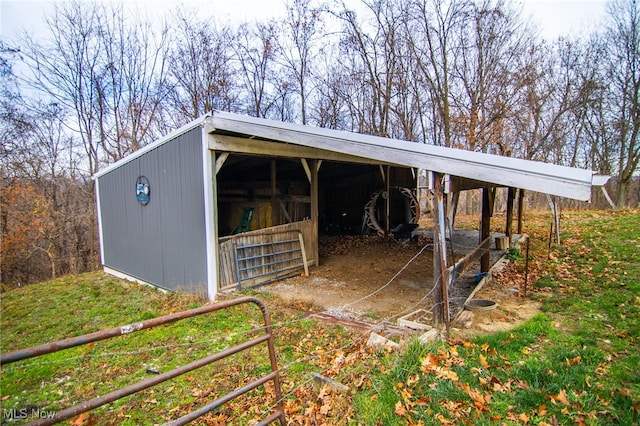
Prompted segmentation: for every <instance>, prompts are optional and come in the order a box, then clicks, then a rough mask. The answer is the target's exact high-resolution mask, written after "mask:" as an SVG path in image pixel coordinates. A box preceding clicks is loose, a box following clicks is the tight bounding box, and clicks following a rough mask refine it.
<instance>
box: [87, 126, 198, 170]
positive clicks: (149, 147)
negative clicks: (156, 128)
mask: <svg viewBox="0 0 640 426" xmlns="http://www.w3.org/2000/svg"><path fill="white" fill-rule="evenodd" d="M209 115H210V114H205V115H203V116H202V117H199V118H196V119H195V120H193V121H191V122H189V123H187V124H185V125H184V126H182V127H180V128H178V129H176V130H174V131H172V132H171V133H169V134H167V135H166V136H163V137H162V138H160V139H158V140H157V141H155V142H153V143H150V144H149V145H146V146H144V147H142V148H140V149H139V150H137V151H135V152H132V153H131V154H129V155H127V156H125V157H123V158H121V159H120V160H118V161H116V162H115V163H113V164H111V165H110V166H108V167H107V168H106V169H103V170H100V171H99V172H97V173H96V174H94V175H93V179H94V180H96V179H98V178H99V177H100V176H104V175H106V174H107V173H109V172H111V171H112V170H114V169H117V168H118V167H120V166H122V165H123V164H126V163H128V162H130V161H133V160H135V159H136V158H138V157H141V156H142V155H144V154H146V153H147V152H149V151H153V150H154V149H156V148H158V147H159V146H161V145H163V144H165V143H167V142H169V141H170V140H172V139H175V138H176V137H178V136H180V135H181V134H183V133H186V132H188V131H189V130H191V129H193V128H195V127H198V126H201V125H202V123H204V121H205V119H206V118H207V117H209Z"/></svg>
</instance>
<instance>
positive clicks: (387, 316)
mask: <svg viewBox="0 0 640 426" xmlns="http://www.w3.org/2000/svg"><path fill="white" fill-rule="evenodd" d="M427 235H429V234H428V233H425V234H423V235H422V236H420V237H419V238H418V240H417V241H407V242H404V243H399V242H397V241H395V240H393V239H387V238H380V237H377V236H332V237H322V238H321V244H320V266H319V267H312V268H311V269H310V276H309V277H304V276H297V277H293V278H290V279H287V280H284V281H280V282H277V283H273V284H270V285H267V286H264V287H259V288H258V289H259V291H266V292H269V293H271V294H274V295H277V296H278V297H280V298H282V299H284V300H291V301H294V300H295V301H299V302H305V303H307V304H310V305H311V306H313V309H314V310H315V311H317V312H323V313H324V314H328V315H331V316H336V317H341V318H350V319H354V320H360V321H366V322H368V323H371V324H373V325H380V324H387V325H395V324H396V321H397V319H398V318H399V317H402V316H404V315H407V314H409V313H411V312H414V311H416V310H418V309H423V310H425V311H430V310H431V309H432V307H433V298H432V296H431V293H430V290H431V289H432V288H433V250H432V248H433V246H432V241H431V238H430V237H429V236H427ZM477 244H478V236H477V232H474V231H458V230H456V231H454V234H453V236H452V238H451V239H450V241H449V249H448V253H447V254H448V256H449V258H451V257H453V259H455V260H458V259H460V258H461V257H463V256H464V255H465V254H466V253H468V252H469V251H470V250H472V249H473V248H474V247H475V246H476V245H477ZM503 254H504V253H503V252H500V251H497V250H491V258H492V264H494V263H495V262H497V261H498V260H499V259H500V258H501V257H502V255H503ZM478 273H479V265H476V267H475V268H472V270H471V271H469V272H467V274H465V276H464V277H463V279H461V280H460V283H459V284H458V286H457V287H456V288H454V289H453V290H452V291H451V293H450V297H451V301H452V302H453V304H452V305H451V308H452V316H453V315H455V314H457V313H458V312H459V311H460V310H461V309H462V304H463V303H464V301H465V300H466V299H467V296H468V295H469V294H470V293H471V291H473V290H474V288H475V286H476V274H478ZM474 297H475V298H486V299H490V300H493V301H495V302H497V303H498V307H497V309H495V310H493V311H474V312H468V311H467V312H465V313H464V315H462V316H461V317H460V319H461V321H458V322H456V323H454V324H453V327H454V328H455V330H454V332H459V333H461V334H469V333H470V334H478V333H488V332H492V331H498V330H506V329H509V328H512V327H514V326H515V325H517V324H519V323H520V322H522V321H524V320H526V319H528V318H530V317H531V316H533V315H535V313H537V312H538V310H539V306H538V305H537V304H536V303H534V302H531V301H529V300H528V299H524V298H522V297H519V296H518V291H517V290H515V289H513V288H509V283H500V286H498V287H496V286H492V284H491V283H489V284H487V285H486V286H484V287H483V288H482V289H481V290H480V291H479V292H478V294H477V295H476V296H474ZM420 322H426V323H429V321H428V318H423V319H420Z"/></svg>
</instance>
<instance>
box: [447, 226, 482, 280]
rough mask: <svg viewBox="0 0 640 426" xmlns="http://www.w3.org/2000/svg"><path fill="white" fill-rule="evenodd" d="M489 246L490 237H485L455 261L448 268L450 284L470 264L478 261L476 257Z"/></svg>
mask: <svg viewBox="0 0 640 426" xmlns="http://www.w3.org/2000/svg"><path fill="white" fill-rule="evenodd" d="M490 247H491V237H488V238H485V239H484V240H483V241H482V242H481V243H480V244H479V245H478V246H477V247H476V248H474V249H473V250H472V251H471V252H470V253H469V254H467V255H466V256H465V257H463V258H462V259H460V260H459V261H458V262H456V264H455V265H453V266H451V267H450V268H449V273H450V280H449V281H450V285H453V284H454V283H455V282H456V281H457V280H458V277H459V276H460V275H462V274H464V273H465V272H466V271H467V270H468V269H469V267H471V265H473V264H474V263H475V262H477V261H478V259H479V258H480V257H481V256H482V255H484V254H485V253H488V251H489V249H490Z"/></svg>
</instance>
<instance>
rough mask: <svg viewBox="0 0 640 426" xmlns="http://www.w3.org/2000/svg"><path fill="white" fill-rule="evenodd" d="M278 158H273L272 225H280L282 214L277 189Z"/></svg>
mask: <svg viewBox="0 0 640 426" xmlns="http://www.w3.org/2000/svg"><path fill="white" fill-rule="evenodd" d="M276 170H277V169H276V159H275V158H274V159H272V160H271V225H272V226H276V225H280V214H279V208H278V195H277V193H276V191H277V190H278V187H277V176H276Z"/></svg>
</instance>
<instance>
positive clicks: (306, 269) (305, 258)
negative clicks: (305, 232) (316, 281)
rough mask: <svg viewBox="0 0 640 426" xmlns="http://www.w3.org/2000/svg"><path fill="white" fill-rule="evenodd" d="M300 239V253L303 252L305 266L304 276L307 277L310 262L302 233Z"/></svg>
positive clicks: (299, 235)
mask: <svg viewBox="0 0 640 426" xmlns="http://www.w3.org/2000/svg"><path fill="white" fill-rule="evenodd" d="M298 238H300V251H302V263H303V266H304V275H305V276H306V277H308V276H309V262H307V250H306V249H305V248H304V237H303V236H302V233H299V234H298Z"/></svg>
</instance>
